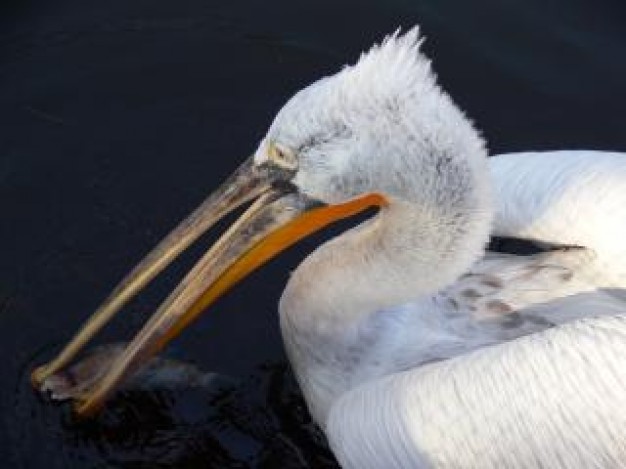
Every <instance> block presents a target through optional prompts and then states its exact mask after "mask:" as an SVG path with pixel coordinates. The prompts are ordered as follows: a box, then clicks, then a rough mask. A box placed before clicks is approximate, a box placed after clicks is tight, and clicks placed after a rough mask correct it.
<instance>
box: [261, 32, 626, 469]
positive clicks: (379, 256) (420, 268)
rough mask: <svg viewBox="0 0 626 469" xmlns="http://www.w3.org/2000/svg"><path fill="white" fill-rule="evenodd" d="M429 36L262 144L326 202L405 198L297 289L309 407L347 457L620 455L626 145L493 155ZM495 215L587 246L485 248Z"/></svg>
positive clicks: (443, 459) (296, 112)
mask: <svg viewBox="0 0 626 469" xmlns="http://www.w3.org/2000/svg"><path fill="white" fill-rule="evenodd" d="M418 46H419V40H418V35H417V31H416V30H412V31H410V32H409V33H407V34H405V35H404V36H399V35H397V34H396V35H394V36H391V37H390V38H388V39H386V40H385V41H384V42H383V44H382V45H381V46H375V47H374V48H373V49H372V50H371V51H369V52H368V53H366V54H364V55H363V56H362V57H361V59H360V61H359V62H358V63H357V64H356V65H355V66H352V67H347V68H345V69H344V70H342V71H341V72H339V73H338V74H337V75H335V76H332V77H328V78H325V79H322V80H320V81H319V82H317V83H314V84H313V85H311V86H309V87H308V88H306V89H304V90H303V91H301V92H299V93H298V94H296V95H295V96H294V98H292V100H290V101H289V102H288V103H287V104H286V105H285V107H284V108H283V109H282V110H281V111H280V112H279V114H278V115H277V117H276V119H275V121H274V123H273V125H272V127H271V128H270V130H269V132H268V135H267V137H266V138H265V139H264V140H263V142H262V143H261V145H260V146H259V149H258V150H257V153H256V156H255V159H256V161H257V163H259V164H260V163H263V162H264V161H266V159H267V157H266V156H265V155H266V153H267V146H268V145H269V143H268V142H272V143H276V144H278V145H281V146H283V147H286V148H289V149H290V150H291V151H293V153H294V154H296V155H297V156H298V162H299V171H298V172H297V174H296V176H295V177H294V179H293V182H294V184H295V185H296V186H297V187H298V189H299V191H301V192H302V193H304V194H307V195H308V196H311V197H315V198H316V199H319V200H322V201H324V202H326V203H338V202H342V201H345V200H347V199H349V198H351V197H354V196H356V195H359V194H362V193H367V192H379V193H382V194H384V195H385V196H386V198H387V199H388V200H389V205H388V206H387V207H384V208H382V209H381V211H380V212H379V213H378V215H377V216H375V217H374V218H373V219H372V220H370V221H368V222H365V223H364V224H362V225H360V226H358V227H356V228H354V229H352V230H350V231H348V232H347V233H344V234H343V235H341V236H339V237H337V238H335V239H333V240H331V241H330V242H328V243H326V244H325V245H323V246H321V247H319V248H318V249H317V250H316V251H315V252H314V253H312V254H311V255H310V256H309V257H308V258H307V259H306V260H305V261H304V262H303V263H302V264H301V265H300V266H299V267H298V269H297V270H296V271H295V272H294V273H293V275H292V277H291V279H290V281H289V283H288V285H287V288H286V289H285V292H284V293H283V296H282V298H281V302H280V318H281V327H282V332H283V338H284V340H285V345H286V349H287V352H288V355H289V357H290V359H291V362H292V364H293V366H294V369H295V372H296V375H297V377H298V380H299V383H300V385H301V387H302V389H303V392H304V394H305V397H306V400H307V404H308V406H309V409H310V411H311V413H312V415H313V417H314V419H315V420H316V421H317V422H318V423H319V424H320V425H321V426H322V427H323V428H324V429H325V431H326V433H327V436H328V438H329V441H330V444H331V446H332V448H333V450H334V451H335V453H336V454H337V457H338V458H339V461H340V462H341V464H342V465H343V466H344V467H349V468H381V467H386V468H391V467H407V468H413V467H430V466H435V467H481V468H484V467H619V465H620V464H621V461H626V443H625V439H626V437H625V435H626V374H625V373H626V372H625V368H626V364H625V362H624V360H625V359H624V357H625V355H624V352H626V346H625V343H626V320H625V319H624V311H625V310H626V305H625V303H624V298H623V294H624V290H623V289H624V287H625V286H626V276H625V275H624V274H625V273H626V251H625V249H626V247H625V246H626V244H625V243H623V242H622V236H623V233H624V232H626V217H625V216H624V207H626V156H625V155H623V154H618V153H599V152H552V153H528V154H511V155H503V156H498V157H495V158H492V159H490V160H489V164H488V163H487V159H486V152H485V150H484V146H483V142H482V140H481V138H480V137H479V136H478V134H477V132H476V131H475V130H474V129H473V127H472V125H471V123H470V122H469V121H468V120H467V119H466V118H465V117H464V116H463V114H462V113H461V112H460V111H459V110H458V109H457V108H456V106H455V105H454V104H453V103H452V101H451V100H450V99H449V97H448V96H447V95H446V94H445V93H444V92H442V91H441V90H440V88H439V87H438V86H437V85H436V83H435V78H434V76H433V74H432V73H431V71H430V66H429V62H428V61H427V60H426V59H425V58H424V57H423V56H422V55H421V54H420V53H419V51H418ZM492 185H493V194H494V195H493V199H494V201H495V202H492V195H491V192H492V189H491V186H492ZM494 206H495V207H494ZM494 214H495V215H494ZM494 216H495V221H494V222H493V227H492V224H491V221H492V218H493V217H494ZM492 230H493V233H494V234H496V235H505V236H515V237H521V238H529V239H534V240H537V241H541V242H544V243H549V244H556V245H566V246H570V247H569V248H567V249H557V250H555V251H550V252H548V253H544V254H540V255H535V256H527V257H523V256H511V255H497V254H488V255H487V256H486V257H482V256H484V245H485V243H486V241H487V238H488V235H489V233H490V231H492ZM571 246H576V248H573V247H571ZM481 257H482V258H481ZM529 334H530V335H529ZM524 336H526V337H524ZM520 337H521V338H520ZM431 362H436V363H431Z"/></svg>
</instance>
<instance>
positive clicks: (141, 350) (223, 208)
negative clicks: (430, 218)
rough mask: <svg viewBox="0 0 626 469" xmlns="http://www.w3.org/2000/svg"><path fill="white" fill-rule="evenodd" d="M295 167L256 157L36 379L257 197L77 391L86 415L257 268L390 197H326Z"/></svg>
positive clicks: (128, 281)
mask: <svg viewBox="0 0 626 469" xmlns="http://www.w3.org/2000/svg"><path fill="white" fill-rule="evenodd" d="M291 177H293V173H292V172H289V171H286V170H285V169H283V168H277V167H272V166H268V165H267V164H266V165H261V166H256V165H255V164H254V162H253V159H252V158H249V159H248V160H247V161H246V162H245V163H244V164H243V165H242V166H241V167H240V168H239V169H238V170H237V171H236V172H235V173H234V174H233V175H232V176H231V177H230V178H228V179H227V180H226V182H225V183H224V184H222V186H221V187H220V188H219V189H218V190H217V191H216V192H214V193H213V194H212V195H210V196H209V197H208V198H207V199H206V200H205V201H204V202H203V203H202V205H201V206H200V207H198V208H197V209H196V210H195V211H194V212H193V213H192V214H191V215H190V216H189V217H188V218H186V219H185V220H184V221H183V222H182V223H181V224H180V225H179V226H178V227H176V228H175V229H174V230H173V231H172V232H171V233H170V234H169V235H168V236H167V237H166V238H165V239H164V240H163V241H161V242H160V243H159V244H158V245H157V247H156V248H155V249H154V250H153V251H152V252H150V253H149V254H148V256H147V257H146V258H145V259H144V260H143V261H142V262H141V263H139V264H138V265H137V266H136V267H135V268H134V269H133V270H132V271H131V272H130V273H129V274H128V275H127V276H126V277H125V278H124V279H123V280H122V281H121V282H120V284H119V285H118V286H117V287H116V288H115V289H114V291H113V292H112V293H111V294H110V295H109V297H108V298H107V299H106V300H105V301H104V303H103V304H102V305H101V306H100V307H99V308H98V309H97V310H96V311H95V312H94V314H93V315H92V316H91V318H90V319H89V320H88V321H87V322H86V323H85V324H84V325H83V327H82V328H81V330H80V331H79V332H78V333H77V334H76V336H75V337H74V338H73V339H72V340H71V341H70V342H69V343H68V344H67V345H66V346H65V348H64V349H63V350H62V351H61V353H60V354H59V355H58V356H57V357H56V358H55V359H54V360H53V361H51V362H50V363H49V364H46V365H43V366H40V367H39V368H37V369H36V370H34V371H33V373H32V376H31V379H32V382H33V385H34V386H35V387H37V388H40V387H41V385H42V383H43V382H44V381H45V380H46V379H47V378H49V377H50V376H52V375H54V374H55V373H57V372H59V371H60V370H61V369H63V368H64V367H66V366H67V365H68V364H70V362H71V361H72V360H73V358H74V357H75V356H76V355H77V354H78V352H80V350H81V349H82V348H83V347H84V346H85V345H86V344H87V342H88V341H89V340H91V339H92V338H93V336H94V335H95V334H96V333H97V332H98V331H99V330H100V329H101V328H102V327H103V326H104V325H105V324H107V323H108V322H109V321H110V320H111V318H112V317H113V316H114V315H115V314H116V313H117V312H118V311H119V310H120V309H121V308H122V307H123V306H124V305H125V304H126V303H127V302H128V301H129V300H130V299H131V298H133V297H134V296H135V295H136V294H137V293H138V292H139V291H141V290H142V289H143V288H144V287H145V286H146V285H147V284H148V283H149V282H150V281H151V280H152V279H153V278H154V277H155V276H156V275H158V274H159V273H160V272H161V271H162V270H163V269H164V268H165V267H167V266H168V265H169V264H170V263H171V262H172V261H173V260H174V259H175V258H176V257H177V256H178V255H179V254H180V253H181V252H182V251H184V250H185V249H187V248H188V247H189V246H190V245H191V244H192V243H193V242H194V241H195V240H197V239H198V238H199V237H200V236H201V235H202V234H203V233H205V232H206V231H207V230H208V229H209V228H211V226H213V225H214V224H215V223H216V222H217V221H218V220H220V219H221V218H222V217H224V216H225V215H227V214H228V213H230V212H232V211H233V210H235V209H237V208H239V207H241V206H242V205H243V204H245V203H247V202H251V201H253V202H252V204H251V205H250V206H249V207H248V209H247V210H246V211H245V212H244V213H243V214H242V215H241V216H240V217H239V219H238V220H237V221H236V222H235V223H234V224H233V225H232V226H231V227H230V228H229V229H228V230H227V231H226V233H224V234H223V235H222V236H221V237H220V238H219V239H218V241H217V242H216V243H215V244H214V245H213V246H212V247H211V249H209V251H208V252H207V253H206V254H205V255H204V256H203V257H202V258H201V259H200V261H199V262H198V263H197V264H196V265H195V266H194V267H193V269H191V271H190V272H189V273H188V274H187V275H186V276H185V277H184V278H183V280H182V281H181V282H180V284H179V285H178V286H177V287H176V289H175V290H174V291H173V292H172V293H171V294H170V295H169V296H168V297H167V299H166V300H165V301H164V302H163V304H161V306H160V307H159V308H158V309H157V311H156V312H155V313H154V315H153V316H152V317H151V318H150V319H149V321H148V322H147V323H146V324H145V325H144V327H143V328H142V329H141V330H140V331H139V333H138V334H137V335H136V336H135V337H134V338H133V340H132V341H131V342H130V344H129V345H128V346H127V347H126V349H125V350H124V352H123V353H121V354H120V356H119V357H117V358H116V359H115V361H113V362H112V364H111V366H110V367H109V368H108V369H106V370H104V371H103V373H102V375H101V377H100V378H99V379H98V380H97V381H96V383H95V385H94V386H93V387H92V388H90V389H89V390H88V391H86V392H85V393H84V394H82V395H80V396H77V397H76V402H75V411H76V413H77V414H78V415H80V416H90V415H93V414H95V413H96V412H97V411H98V410H99V409H100V408H101V406H102V405H103V403H104V402H105V400H106V399H107V397H109V396H110V395H111V394H112V393H113V392H114V391H115V390H116V389H117V388H118V387H119V385H120V384H121V383H122V382H123V381H124V380H125V379H126V378H128V377H129V376H131V375H132V374H133V373H134V372H135V371H137V369H138V368H140V367H141V366H142V364H143V363H145V362H146V361H147V360H148V359H150V358H151V357H152V356H154V355H155V354H156V353H158V352H159V351H160V350H161V349H163V347H165V345H167V343H168V342H169V341H171V340H172V339H173V338H174V337H176V336H177V335H178V334H180V332H181V331H182V330H183V329H184V328H185V327H186V326H187V325H189V324H190V323H191V322H192V321H193V320H194V319H195V318H196V317H198V316H199V315H200V313H201V312H202V311H203V310H204V309H205V308H207V307H208V306H209V305H210V304H211V303H213V302H214V301H215V300H217V299H218V298H219V297H220V296H221V295H222V294H224V293H225V292H226V291H227V290H228V289H229V288H230V287H232V286H233V285H235V284H236V283H237V282H239V281H240V280H241V279H243V278H244V277H245V276H246V275H248V274H249V273H250V272H252V271H253V270H255V269H256V268H258V267H259V266H261V265H262V264H264V263H265V262H267V261H268V260H269V259H271V258H272V257H274V256H275V255H276V254H278V253H279V252H281V251H283V250H285V249H286V248H288V247H289V246H291V245H292V244H294V243H295V242H297V241H299V240H300V239H302V238H304V237H306V236H307V235H309V234H311V233H313V232H315V231H317V230H319V229H321V228H323V227H324V226H326V225H328V224H329V223H331V222H333V221H335V220H339V219H342V218H346V217H349V216H352V215H355V214H357V213H359V212H361V211H363V210H365V209H367V208H369V207H371V206H382V205H385V199H384V198H383V197H382V196H380V195H378V194H366V195H364V196H362V197H358V198H356V199H352V200H350V201H347V202H345V203H342V204H338V205H323V204H321V203H319V202H318V201H316V200H314V199H311V198H309V197H307V196H306V195H304V194H301V193H300V192H298V191H297V189H296V187H295V186H293V185H291V183H290V179H291Z"/></svg>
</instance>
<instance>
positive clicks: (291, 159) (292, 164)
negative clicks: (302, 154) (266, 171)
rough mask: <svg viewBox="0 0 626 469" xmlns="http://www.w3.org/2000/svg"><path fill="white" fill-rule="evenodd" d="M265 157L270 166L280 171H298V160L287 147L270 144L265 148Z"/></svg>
mask: <svg viewBox="0 0 626 469" xmlns="http://www.w3.org/2000/svg"><path fill="white" fill-rule="evenodd" d="M267 156H268V159H269V161H270V162H271V163H272V164H274V165H276V166H278V167H279V168H281V169H285V170H288V171H297V169H298V159H297V158H296V154H295V152H293V151H292V150H291V149H289V148H287V147H284V146H282V145H279V144H277V143H275V142H270V143H269V145H268V147H267Z"/></svg>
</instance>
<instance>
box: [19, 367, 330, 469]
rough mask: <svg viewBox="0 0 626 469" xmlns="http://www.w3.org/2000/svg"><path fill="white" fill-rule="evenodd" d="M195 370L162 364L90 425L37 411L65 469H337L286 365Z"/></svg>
mask: <svg viewBox="0 0 626 469" xmlns="http://www.w3.org/2000/svg"><path fill="white" fill-rule="evenodd" d="M192 368H193V367H191V366H190V365H184V364H181V363H179V362H175V361H161V362H159V363H158V365H157V366H153V367H152V369H151V370H150V371H149V373H147V374H146V373H144V375H143V376H141V377H140V378H139V379H137V380H136V381H135V382H134V383H133V384H131V385H130V386H129V387H127V388H126V389H125V390H123V391H121V392H120V393H119V394H117V395H116V396H115V397H114V398H113V399H112V400H111V401H109V402H108V403H107V405H106V407H105V409H104V411H103V412H102V413H101V414H100V415H98V416H97V417H96V418H95V419H92V420H87V421H81V420H77V419H76V418H75V417H74V416H73V415H72V413H71V412H70V408H69V405H68V404H61V405H57V406H51V405H47V406H37V409H38V410H40V411H42V412H43V414H44V418H47V419H49V420H50V422H49V423H50V426H51V428H54V427H57V429H58V433H57V436H61V440H62V445H63V451H64V453H63V456H64V458H65V461H66V464H67V465H71V464H74V463H75V462H76V461H90V464H91V465H90V466H89V467H119V468H143V467H159V468H169V467H171V468H180V467H204V468H248V467H258V468H276V467H281V468H308V467H310V468H335V467H337V464H336V462H335V461H334V459H333V456H332V454H331V453H330V450H329V449H328V447H327V446H326V443H325V439H324V436H323V434H322V432H321V431H320V430H319V429H318V428H317V427H316V426H315V425H314V424H313V423H312V422H311V419H310V417H309V416H308V413H307V412H306V408H305V403H304V401H303V399H302V397H301V395H300V394H299V391H298V387H297V385H296V383H295V380H294V379H293V375H292V374H291V372H290V370H289V367H288V365H287V364H286V363H276V364H266V365H263V366H261V367H259V369H258V371H257V372H256V373H254V374H253V375H252V376H249V377H248V378H246V379H242V380H235V379H232V378H229V377H225V376H219V375H215V374H212V373H207V374H205V375H204V376H205V378H206V379H204V378H203V377H202V376H201V375H200V373H201V372H200V371H199V370H197V369H195V368H193V370H195V371H193V370H192V371H191V373H190V370H191V369H192ZM181 369H182V370H183V371H182V373H181ZM190 376H191V377H190ZM24 392H25V393H26V394H25V395H22V396H21V400H22V401H23V402H22V404H24V405H28V406H30V405H32V402H29V401H31V400H32V399H31V398H32V391H31V390H29V389H24ZM31 418H32V417H31ZM55 420H56V421H55ZM52 433H54V432H52Z"/></svg>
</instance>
